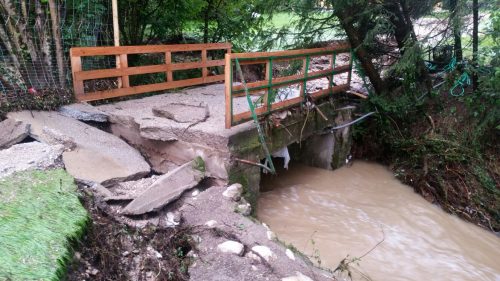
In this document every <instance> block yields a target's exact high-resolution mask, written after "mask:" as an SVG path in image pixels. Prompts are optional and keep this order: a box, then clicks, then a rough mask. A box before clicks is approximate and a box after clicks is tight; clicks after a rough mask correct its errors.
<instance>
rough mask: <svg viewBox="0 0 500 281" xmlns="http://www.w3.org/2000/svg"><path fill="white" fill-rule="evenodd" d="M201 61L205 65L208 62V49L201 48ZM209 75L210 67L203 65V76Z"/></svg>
mask: <svg viewBox="0 0 500 281" xmlns="http://www.w3.org/2000/svg"><path fill="white" fill-rule="evenodd" d="M201 63H202V64H203V65H206V64H207V49H203V50H201ZM207 76H208V68H207V67H203V68H202V69H201V77H203V78H206V77H207Z"/></svg>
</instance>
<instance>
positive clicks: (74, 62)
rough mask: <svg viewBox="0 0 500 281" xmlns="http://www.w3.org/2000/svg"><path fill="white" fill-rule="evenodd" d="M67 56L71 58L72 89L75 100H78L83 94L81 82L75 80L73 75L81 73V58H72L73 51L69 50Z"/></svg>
mask: <svg viewBox="0 0 500 281" xmlns="http://www.w3.org/2000/svg"><path fill="white" fill-rule="evenodd" d="M69 56H70V58H71V69H72V75H73V89H74V91H75V97H76V99H77V100H80V97H81V96H82V95H83V94H84V87H83V80H77V78H76V75H75V73H77V72H80V71H82V57H74V56H73V49H70V50H69Z"/></svg>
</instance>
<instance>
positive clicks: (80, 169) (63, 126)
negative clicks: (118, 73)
mask: <svg viewBox="0 0 500 281" xmlns="http://www.w3.org/2000/svg"><path fill="white" fill-rule="evenodd" d="M32 114H33V115H32ZM8 117H9V118H11V119H14V120H18V121H22V122H25V123H27V124H30V125H31V129H30V135H31V136H32V137H33V138H34V139H36V140H39V141H41V142H48V143H50V142H52V141H53V139H52V138H50V137H48V136H47V135H46V134H44V128H48V129H50V132H51V133H54V132H57V134H58V135H63V136H67V137H69V138H70V139H72V140H73V141H74V143H75V144H76V148H75V149H74V150H73V151H66V152H64V153H63V162H64V165H65V167H66V170H67V171H68V173H69V174H71V175H72V176H73V177H75V178H76V179H77V180H78V181H81V182H84V183H100V184H102V185H104V186H109V185H111V184H113V183H116V182H119V181H124V180H132V179H136V178H140V177H143V176H145V175H146V174H148V173H149V171H150V169H149V165H148V163H147V162H146V161H145V160H144V158H143V157H142V155H141V154H140V153H139V152H138V151H137V150H135V149H134V148H132V147H130V146H129V145H128V144H127V143H126V142H125V141H123V140H121V139H120V138H118V137H116V136H114V135H112V134H108V133H106V132H104V131H101V130H99V129H97V128H94V127H92V126H89V125H87V124H85V123H83V122H80V121H77V120H75V119H72V118H69V117H66V116H63V115H62V114H61V113H59V112H54V111H33V112H32V113H30V112H29V111H20V112H11V113H9V114H8ZM45 132H48V131H47V129H46V130H45ZM89 185H90V184H89Z"/></svg>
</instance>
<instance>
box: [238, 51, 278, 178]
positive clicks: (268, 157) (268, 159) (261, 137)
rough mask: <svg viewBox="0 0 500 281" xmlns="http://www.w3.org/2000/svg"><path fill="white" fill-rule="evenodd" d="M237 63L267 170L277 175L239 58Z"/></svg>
mask: <svg viewBox="0 0 500 281" xmlns="http://www.w3.org/2000/svg"><path fill="white" fill-rule="evenodd" d="M235 62H236V71H238V75H240V77H241V83H242V84H243V88H245V94H246V97H247V101H248V107H250V112H251V113H252V118H253V121H254V123H255V125H256V126H257V133H258V134H259V141H260V144H261V145H262V149H263V150H264V153H265V154H266V163H269V169H267V170H269V171H270V172H271V173H272V174H273V175H275V174H276V169H275V168H274V164H273V160H272V159H271V153H269V148H268V147H267V143H266V138H265V136H264V133H263V132H262V127H261V126H260V123H259V119H258V118H257V114H255V106H254V104H253V102H252V99H251V98H250V93H249V92H248V87H247V83H246V82H245V78H244V77H243V71H241V66H240V62H239V61H238V59H237V58H236V59H235Z"/></svg>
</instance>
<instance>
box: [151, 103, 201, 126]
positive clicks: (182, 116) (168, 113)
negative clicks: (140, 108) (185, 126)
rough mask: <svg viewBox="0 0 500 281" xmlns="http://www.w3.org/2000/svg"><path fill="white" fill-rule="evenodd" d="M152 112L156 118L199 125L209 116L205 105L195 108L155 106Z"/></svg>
mask: <svg viewBox="0 0 500 281" xmlns="http://www.w3.org/2000/svg"><path fill="white" fill-rule="evenodd" d="M152 111H153V114H154V115H155V116H157V117H164V118H167V119H171V120H173V121H175V122H178V123H200V122H203V121H205V120H206V119H207V118H208V117H209V116H210V112H209V111H208V106H206V105H199V106H196V105H190V104H183V103H170V104H167V105H162V106H156V107H153V109H152Z"/></svg>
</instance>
